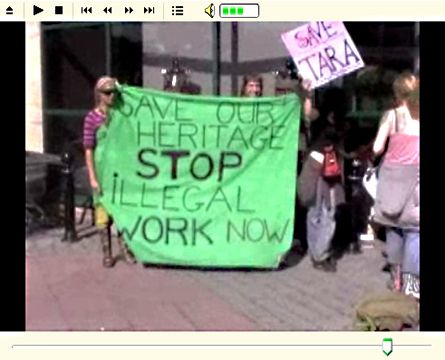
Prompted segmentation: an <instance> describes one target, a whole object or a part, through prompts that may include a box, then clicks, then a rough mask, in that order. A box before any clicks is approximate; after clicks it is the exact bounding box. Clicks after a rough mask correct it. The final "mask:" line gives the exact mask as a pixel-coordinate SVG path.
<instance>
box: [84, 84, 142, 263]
mask: <svg viewBox="0 0 445 360" xmlns="http://www.w3.org/2000/svg"><path fill="white" fill-rule="evenodd" d="M116 86H117V80H116V79H114V78H111V77H109V76H103V77H101V78H99V79H98V80H97V82H96V86H95V87H94V97H95V103H96V104H95V108H94V109H93V110H91V111H90V112H89V113H88V114H87V115H86V117H85V120H84V130H83V145H84V148H85V160H86V165H87V168H88V177H89V181H90V185H91V188H92V189H93V193H94V198H95V224H96V226H97V228H98V229H99V235H100V240H101V244H102V251H103V266H104V267H107V268H110V267H113V266H114V263H115V261H114V259H113V255H112V248H111V225H112V220H111V218H110V216H109V215H108V214H107V212H106V210H105V208H104V207H103V206H102V205H101V204H100V203H98V201H97V199H98V195H100V194H101V191H102V188H101V184H100V183H99V181H98V176H97V173H96V170H95V164H94V152H95V148H96V145H97V136H96V135H97V131H98V130H99V128H100V127H101V126H106V125H107V121H108V119H107V116H108V111H109V109H110V108H111V107H112V105H113V103H114V101H115V96H116V93H117V88H116ZM118 245H119V247H120V250H121V252H122V254H123V256H124V259H125V261H126V262H128V263H134V262H135V259H134V257H133V255H132V254H131V253H130V251H129V249H128V248H127V246H126V244H125V243H124V242H123V239H122V235H121V234H120V233H119V234H118Z"/></svg>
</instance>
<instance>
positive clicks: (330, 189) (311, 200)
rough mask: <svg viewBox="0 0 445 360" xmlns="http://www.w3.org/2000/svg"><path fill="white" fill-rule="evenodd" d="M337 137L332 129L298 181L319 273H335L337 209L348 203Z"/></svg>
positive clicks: (310, 243)
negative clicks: (322, 271) (334, 244)
mask: <svg viewBox="0 0 445 360" xmlns="http://www.w3.org/2000/svg"><path fill="white" fill-rule="evenodd" d="M337 144H338V137H337V134H336V133H335V132H334V131H332V129H329V130H326V131H325V133H324V135H323V137H322V138H320V139H319V140H318V141H317V143H316V145H315V146H313V147H312V149H311V150H310V152H309V156H308V157H307V159H306V161H305V162H304V165H303V170H302V172H301V174H300V177H299V179H298V198H299V201H300V202H301V204H302V205H303V206H305V207H307V208H308V212H307V218H306V227H307V231H306V232H307V243H308V250H309V254H310V256H311V259H312V262H313V265H314V267H315V268H316V269H320V270H324V271H329V272H334V271H336V268H337V267H336V259H335V256H334V253H333V251H332V250H333V249H332V240H333V238H334V235H335V233H336V230H337V222H338V207H339V206H340V205H341V204H344V203H345V194H344V189H343V174H342V167H341V160H340V154H339V152H338V150H337Z"/></svg>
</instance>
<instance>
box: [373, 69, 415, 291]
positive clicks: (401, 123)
mask: <svg viewBox="0 0 445 360" xmlns="http://www.w3.org/2000/svg"><path fill="white" fill-rule="evenodd" d="M393 90H394V95H395V98H396V100H397V107H395V108H394V109H392V110H390V111H388V112H386V113H385V114H384V116H383V118H382V121H381V124H380V127H379V130H378V133H377V137H376V139H375V142H374V146H373V151H374V154H375V155H379V154H381V153H382V152H383V151H384V149H385V144H386V141H387V139H389V142H388V146H387V151H386V154H385V157H384V159H383V163H382V165H381V168H380V170H379V177H378V179H379V180H378V186H377V195H376V203H375V216H374V220H375V221H376V222H377V223H379V224H382V225H384V226H386V246H387V248H386V253H387V256H388V262H389V264H390V265H391V287H392V288H393V289H394V290H395V291H403V292H404V293H405V294H407V295H408V294H410V295H413V296H414V297H416V298H420V292H419V283H420V282H419V274H420V271H419V241H420V224H419V210H420V206H419V166H420V156H419V120H420V119H419V79H418V78H417V77H416V76H415V75H413V74H411V73H403V74H401V75H399V76H398V77H397V79H396V80H395V81H394V84H393Z"/></svg>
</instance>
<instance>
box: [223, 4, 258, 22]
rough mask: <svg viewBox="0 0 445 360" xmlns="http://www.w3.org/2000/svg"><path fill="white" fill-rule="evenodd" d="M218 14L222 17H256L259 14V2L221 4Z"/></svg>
mask: <svg viewBox="0 0 445 360" xmlns="http://www.w3.org/2000/svg"><path fill="white" fill-rule="evenodd" d="M219 16H220V17H222V18H257V17H259V16H260V5H259V4H243V3H239V4H233V3H230V4H221V5H219Z"/></svg>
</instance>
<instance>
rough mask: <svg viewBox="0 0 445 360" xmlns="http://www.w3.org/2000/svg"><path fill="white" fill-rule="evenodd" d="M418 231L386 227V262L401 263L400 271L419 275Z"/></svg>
mask: <svg viewBox="0 0 445 360" xmlns="http://www.w3.org/2000/svg"><path fill="white" fill-rule="evenodd" d="M419 243H420V232H419V231H418V230H405V229H399V228H387V229H386V253H387V254H388V262H389V263H390V264H392V265H401V267H402V273H410V274H413V275H416V276H419V275H420V259H419V253H420V251H419Z"/></svg>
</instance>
